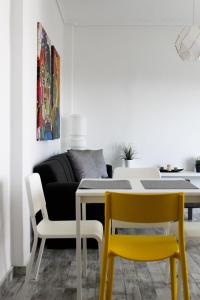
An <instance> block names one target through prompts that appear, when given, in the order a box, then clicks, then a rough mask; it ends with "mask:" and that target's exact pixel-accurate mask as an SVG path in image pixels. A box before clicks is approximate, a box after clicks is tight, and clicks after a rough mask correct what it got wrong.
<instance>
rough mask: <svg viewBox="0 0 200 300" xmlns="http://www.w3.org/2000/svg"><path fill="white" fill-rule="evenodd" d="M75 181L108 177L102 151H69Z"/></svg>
mask: <svg viewBox="0 0 200 300" xmlns="http://www.w3.org/2000/svg"><path fill="white" fill-rule="evenodd" d="M68 156H69V159H70V161H71V164H72V166H73V170H74V173H75V176H76V179H77V180H78V181H80V180H81V179H82V178H101V177H108V174H107V170H106V164H105V161H104V158H103V150H102V149H100V150H69V151H68Z"/></svg>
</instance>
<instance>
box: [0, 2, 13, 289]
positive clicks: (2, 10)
mask: <svg viewBox="0 0 200 300" xmlns="http://www.w3.org/2000/svg"><path fill="white" fill-rule="evenodd" d="M0 28H1V33H0V37H1V41H2V43H1V47H0V57H1V72H0V87H1V97H0V104H1V109H0V128H1V147H0V284H1V281H2V280H3V279H4V276H5V274H6V273H7V272H8V271H9V269H10V267H11V259H10V197H9V195H10V188H9V176H10V170H9V169H10V162H9V161H10V153H9V151H10V136H9V135H10V114H9V110H10V1H8V0H0Z"/></svg>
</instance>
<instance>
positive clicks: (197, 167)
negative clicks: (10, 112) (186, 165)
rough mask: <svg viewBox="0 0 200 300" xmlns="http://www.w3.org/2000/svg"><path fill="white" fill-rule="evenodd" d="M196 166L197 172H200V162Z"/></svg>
mask: <svg viewBox="0 0 200 300" xmlns="http://www.w3.org/2000/svg"><path fill="white" fill-rule="evenodd" d="M195 167H196V172H197V173H200V164H196V165H195Z"/></svg>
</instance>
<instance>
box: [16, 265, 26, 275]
mask: <svg viewBox="0 0 200 300" xmlns="http://www.w3.org/2000/svg"><path fill="white" fill-rule="evenodd" d="M25 275H26V267H25V266H23V267H14V269H13V277H16V276H25Z"/></svg>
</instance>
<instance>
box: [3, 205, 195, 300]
mask: <svg viewBox="0 0 200 300" xmlns="http://www.w3.org/2000/svg"><path fill="white" fill-rule="evenodd" d="M193 215H194V217H193V218H194V220H196V221H198V220H200V209H194V214H193ZM148 231H149V232H150V233H153V231H152V230H148ZM131 232H134V233H142V232H143V231H142V230H132V231H131ZM156 233H158V234H159V233H160V230H156ZM187 253H188V254H187V258H188V266H189V283H190V291H191V300H199V299H200V241H189V242H188V243H187ZM99 272H100V265H99V256H98V251H97V250H94V249H89V250H88V272H87V278H83V300H98V294H99V277H100V276H99ZM167 272H168V274H167ZM114 274H115V275H114V284H113V300H170V299H171V290H170V280H169V278H170V277H169V271H167V268H166V261H162V262H148V263H139V262H130V261H127V260H124V259H120V258H116V259H115V273H114ZM23 283H24V276H23V275H21V276H19V275H18V276H16V277H14V279H13V280H12V282H11V283H10V285H9V286H8V289H7V290H5V291H4V294H3V297H1V300H22V298H21V297H20V295H21V294H20V293H21V291H22V286H23ZM63 299H65V300H76V253H75V250H74V249H64V250H53V249H45V251H44V255H43V258H42V263H41V268H40V273H39V280H38V281H37V282H36V281H34V280H31V281H30V283H29V288H28V293H27V297H26V300H63Z"/></svg>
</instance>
